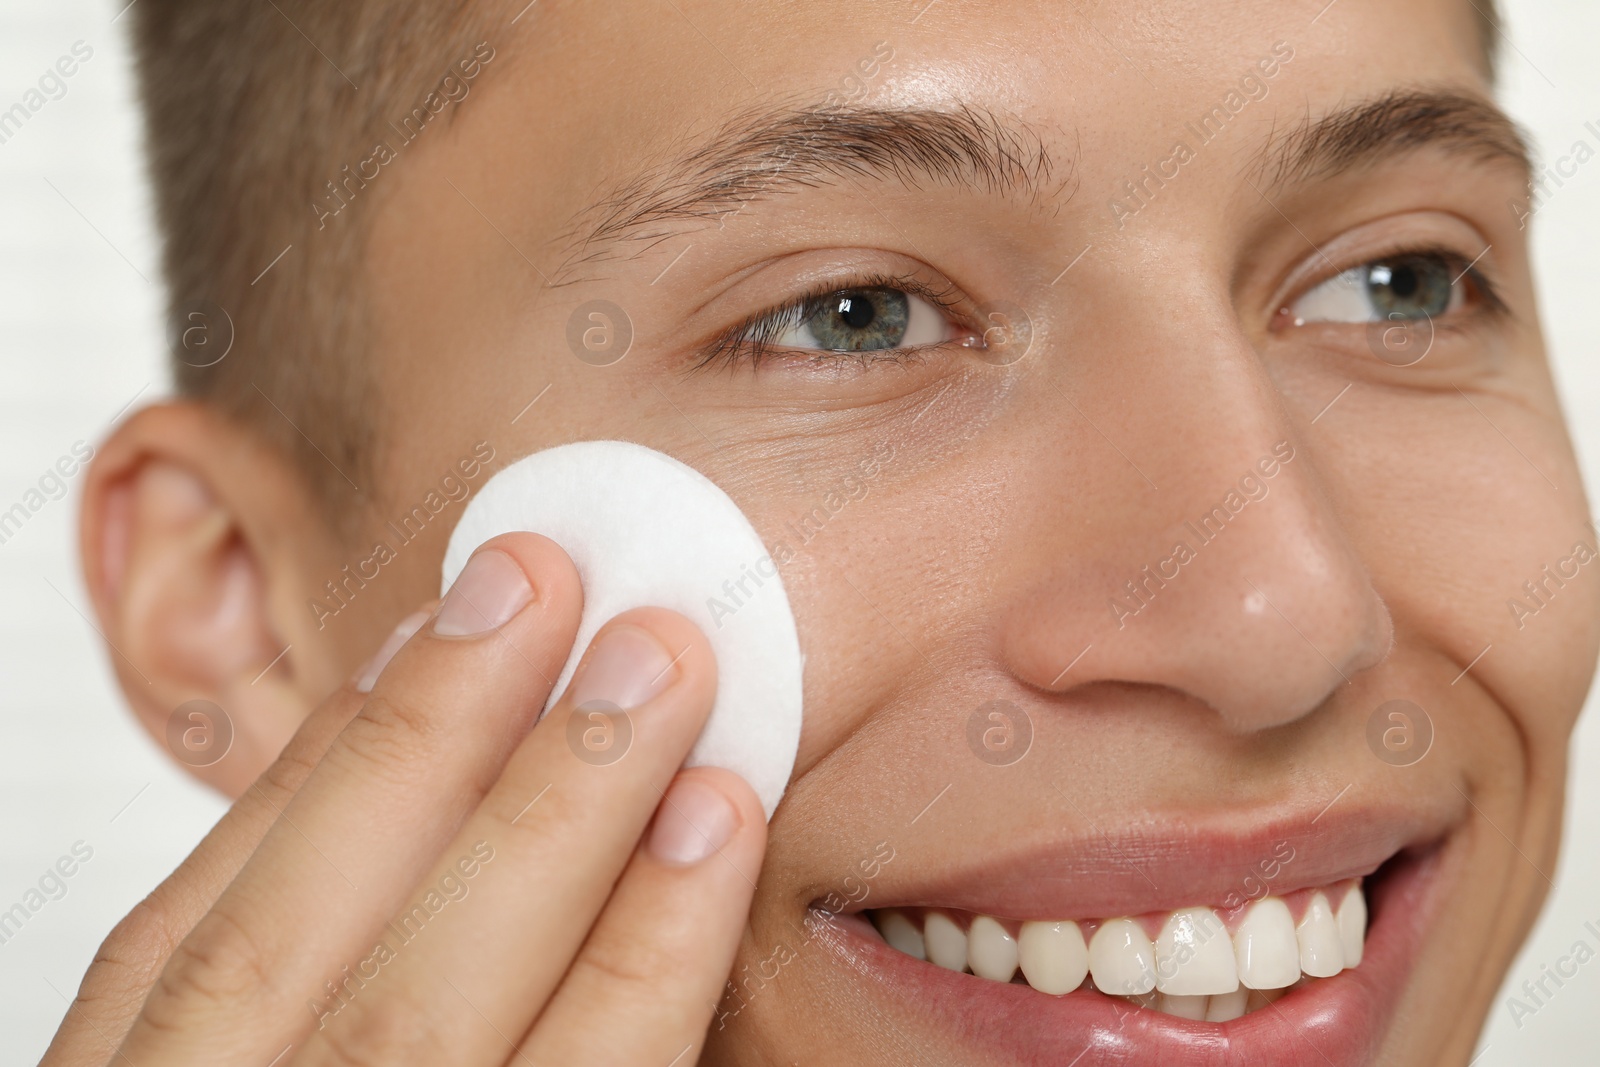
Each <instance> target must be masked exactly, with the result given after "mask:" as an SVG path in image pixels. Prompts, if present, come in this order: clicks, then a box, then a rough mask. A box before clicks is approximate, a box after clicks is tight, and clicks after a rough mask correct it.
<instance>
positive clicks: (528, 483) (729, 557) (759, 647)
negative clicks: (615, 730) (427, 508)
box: [443, 441, 801, 819]
mask: <svg viewBox="0 0 1600 1067" xmlns="http://www.w3.org/2000/svg"><path fill="white" fill-rule="evenodd" d="M513 530H529V531H532V532H534V533H539V534H543V535H544V536H546V537H548V538H550V539H551V540H552V541H555V542H556V543H557V544H559V545H560V546H561V547H562V548H564V549H566V552H567V555H569V556H571V557H572V562H573V563H574V564H576V565H577V569H578V577H579V578H581V579H582V580H583V618H582V620H581V621H580V623H579V625H578V638H577V641H576V642H575V643H574V644H573V648H572V655H571V656H570V657H569V658H568V659H567V663H566V666H565V667H564V668H562V671H561V676H560V677H559V678H557V679H556V685H555V688H554V689H552V690H551V697H550V700H549V701H548V702H546V704H545V710H546V711H548V710H549V706H550V704H553V703H554V702H555V700H556V698H557V697H558V696H559V695H560V694H561V693H562V692H564V691H565V689H566V687H567V682H568V680H569V679H570V678H571V677H572V672H573V669H574V668H575V667H576V666H577V664H578V660H579V658H581V656H582V654H583V650H584V649H586V648H588V647H589V642H590V640H591V639H592V638H593V637H594V635H595V632H596V631H597V630H599V629H600V627H601V626H602V625H603V624H604V623H605V622H606V621H607V620H608V619H611V618H612V617H614V616H615V615H617V614H618V613H619V612H623V611H626V610H628V609H629V608H636V607H642V606H646V605H653V606H656V607H664V608H671V609H672V610H674V611H677V612H679V613H681V614H683V615H685V616H687V617H688V618H689V619H691V620H692V621H693V622H694V623H695V624H696V625H697V626H699V627H700V629H701V631H702V632H704V633H705V635H706V637H707V639H708V640H709V641H710V643H711V649H712V651H713V652H715V653H716V657H717V700H716V704H715V706H714V707H713V708H712V710H711V718H710V719H709V720H708V721H707V722H706V726H705V729H704V730H702V731H701V733H700V739H699V740H698V741H697V742H696V743H695V746H694V750H693V751H692V752H691V753H690V754H689V759H688V764H689V765H690V766H715V767H726V768H728V769H729V770H732V771H736V772H738V773H739V774H740V775H742V776H743V777H744V779H745V780H746V781H747V782H749V783H750V785H751V786H752V787H754V789H755V791H756V793H757V795H758V796H760V797H761V803H762V806H763V807H765V808H766V812H767V818H769V819H770V818H771V817H772V810H773V808H775V807H777V804H778V799H779V798H780V797H782V796H783V790H784V787H785V786H786V785H787V784H788V781H789V772H790V771H792V770H793V769H794V757H795V751H796V750H797V749H798V747H799V744H800V709H801V689H800V670H801V656H800V639H799V636H798V634H797V633H796V632H795V625H794V613H793V612H792V611H791V610H790V608H789V597H788V595H787V594H786V593H785V592H784V589H783V583H782V581H781V580H780V579H779V578H778V573H777V567H776V565H775V564H774V563H773V562H772V560H771V558H770V557H769V556H768V553H767V550H766V547H765V546H764V545H763V544H762V543H761V538H760V537H759V536H757V534H756V531H755V528H754V527H752V526H751V525H750V521H749V520H748V519H746V518H745V516H744V513H743V512H742V511H740V510H739V506H738V505H737V504H735V503H734V502H733V501H732V500H731V499H729V497H728V494H726V493H724V492H723V491H722V490H721V489H719V488H717V486H716V485H715V484H714V483H713V482H712V481H711V480H710V479H709V478H707V477H706V476H705V475H703V474H701V473H700V472H699V471H697V470H695V469H694V468H692V467H689V466H687V465H685V464H683V463H681V462H679V461H678V460H675V459H673V458H672V457H671V456H668V455H665V454H663V453H660V452H657V451H655V450H654V449H650V448H646V447H644V446H643V445H637V444H633V443H632V442H629V441H580V442H578V443H576V444H569V445H561V446H559V447H556V448H551V449H547V450H545V451H543V452H535V453H534V454H533V455H531V456H527V457H526V458H523V459H520V460H518V461H517V462H515V463H513V464H511V465H510V466H509V467H506V468H505V469H504V470H502V471H500V472H499V473H498V474H496V475H495V476H494V477H493V478H490V479H489V481H488V482H486V483H485V484H484V486H483V488H482V489H481V490H479V491H478V495H477V496H475V497H474V498H473V499H472V501H471V502H470V503H469V504H468V505H467V507H466V511H465V512H464V513H463V514H462V516H461V522H460V523H459V524H457V526H456V528H455V531H454V532H453V533H452V534H451V535H450V545H449V548H448V549H446V551H445V556H444V583H443V588H445V589H448V588H449V587H450V584H451V583H452V582H454V581H455V579H456V575H458V574H460V573H461V568H462V567H464V566H466V563H467V558H468V557H469V556H471V555H472V552H473V550H474V549H476V548H477V547H478V546H479V545H481V544H482V543H483V542H485V541H487V540H488V539H489V538H491V537H495V536H498V535H499V534H503V533H508V532H510V531H513ZM725 583H728V584H726V585H725ZM730 590H732V595H731V596H730Z"/></svg>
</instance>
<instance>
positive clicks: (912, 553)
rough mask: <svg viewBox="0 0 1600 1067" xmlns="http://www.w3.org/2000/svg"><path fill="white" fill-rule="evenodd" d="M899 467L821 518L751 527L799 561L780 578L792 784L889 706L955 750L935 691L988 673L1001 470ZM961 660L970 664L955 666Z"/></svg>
mask: <svg viewBox="0 0 1600 1067" xmlns="http://www.w3.org/2000/svg"><path fill="white" fill-rule="evenodd" d="M902 463H903V460H902V457H901V456H900V455H898V454H897V456H896V457H895V458H894V459H891V460H889V461H888V462H887V463H885V464H884V465H883V467H882V470H881V471H880V473H879V474H878V475H877V477H875V478H873V479H870V480H868V481H867V483H866V484H867V491H866V493H865V495H864V496H862V497H861V498H860V499H859V500H851V501H848V502H846V503H845V504H844V506H843V507H842V508H840V509H839V510H838V511H837V513H835V514H832V515H831V516H829V515H828V513H827V509H826V508H824V507H820V502H821V501H820V498H819V499H818V500H817V501H812V500H810V499H809V498H808V497H806V496H804V495H798V496H794V497H786V498H785V499H784V500H782V501H781V502H771V503H769V504H768V505H766V506H764V507H763V508H762V516H761V517H760V518H759V519H755V520H754V521H756V523H757V527H758V529H761V530H762V531H763V534H764V535H765V534H766V533H767V530H768V529H781V530H782V531H784V532H785V533H787V534H788V536H789V543H790V544H791V545H793V546H794V547H795V549H796V553H795V556H794V558H793V559H792V560H791V561H790V562H789V563H788V564H786V565H785V566H784V567H783V579H784V583H785V587H786V588H787V589H788V591H789V596H790V598H791V601H792V603H793V605H794V610H795V616H796V620H797V624H798V626H799V630H800V639H801V647H802V650H803V651H804V652H805V656H806V664H805V693H806V699H805V704H806V717H805V723H804V727H803V730H802V734H801V741H800V755H799V759H798V761H797V763H796V773H797V774H800V773H803V772H804V771H806V770H807V769H809V768H810V767H812V766H814V765H815V764H816V763H817V762H818V761H819V760H821V759H822V758H823V757H824V756H826V755H827V754H828V753H829V752H831V751H832V750H833V749H835V748H837V747H838V746H840V745H841V744H843V743H845V742H846V741H847V739H849V737H850V735H851V734H853V733H855V732H856V731H858V730H861V729H862V728H863V727H864V726H867V725H868V724H869V723H870V721H871V720H872V719H873V718H874V717H875V716H878V715H880V714H882V713H884V712H885V711H887V710H888V709H889V708H891V707H893V708H896V709H897V713H896V714H894V715H889V716H885V718H886V719H888V718H894V719H896V720H898V721H900V722H902V723H903V722H904V721H906V720H905V719H902V718H901V714H902V713H903V714H904V715H905V716H908V717H911V718H914V719H915V720H916V721H917V722H918V723H919V724H920V729H921V730H922V731H923V732H924V733H925V736H924V738H923V740H924V741H926V742H928V743H930V744H935V745H939V744H943V743H944V741H945V740H948V741H949V742H950V743H951V744H957V743H960V742H961V738H962V737H963V736H964V735H963V734H962V728H963V724H964V723H965V712H966V711H967V710H969V709H966V706H965V703H963V704H962V706H961V707H960V708H951V707H946V706H944V705H943V704H942V703H940V700H941V698H940V696H939V694H940V693H941V692H942V691H943V687H941V686H939V685H938V684H937V683H938V680H939V679H940V678H941V677H944V676H946V675H947V674H948V673H949V672H950V671H952V670H954V671H957V672H958V673H960V674H967V675H971V674H975V673H976V674H981V673H983V672H984V671H985V670H987V667H986V666H985V664H983V663H982V662H980V658H981V657H982V656H984V655H986V652H985V651H983V650H986V649H988V648H990V644H989V642H987V641H986V640H985V639H984V637H983V636H982V635H983V633H984V632H985V631H984V627H985V624H986V620H987V619H990V618H991V617H992V616H993V614H994V612H993V610H992V607H991V606H990V605H988V604H987V597H988V592H987V591H988V590H990V589H991V588H992V587H993V584H994V582H993V575H992V573H991V572H992V571H993V569H994V568H995V566H996V559H997V558H998V557H997V548H998V545H999V541H1000V530H1001V529H1002V528H1003V526H1004V524H1005V516H1006V512H1007V509H1008V508H1011V507H1014V506H1015V505H1016V503H1017V501H1016V500H1015V499H1014V497H1013V496H1012V494H1011V493H1009V492H1008V490H1007V474H1006V471H1005V465H1004V464H1002V463H998V462H994V461H992V460H991V459H989V458H988V457H986V456H985V455H984V453H983V451H982V448H981V446H980V447H979V448H977V449H968V450H966V451H965V453H964V455H963V458H962V459H961V461H960V463H959V466H958V465H956V464H953V463H952V464H950V465H949V466H946V467H941V468H940V469H939V470H938V471H936V472H934V471H920V472H917V471H912V470H911V469H910V468H911V464H910V463H909V462H904V465H901V464H902ZM835 503H838V502H837V501H835ZM930 515H938V516H944V517H945V518H943V519H939V520H935V521H929V516H930ZM824 518H825V521H824ZM764 524H765V525H764ZM807 535H809V540H807V539H806V537H807ZM769 543H770V540H769ZM963 633H966V634H970V635H971V636H970V637H963V636H962V635H963ZM960 649H965V650H968V652H969V653H970V654H969V655H966V656H965V658H964V659H963V661H962V662H961V663H952V662H951V661H950V656H951V654H952V650H960ZM962 699H963V700H964V698H962ZM958 712H959V714H958ZM942 725H948V726H949V730H948V731H943V730H942ZM943 732H948V734H949V737H948V739H946V738H944V737H943ZM933 735H937V736H933ZM898 747H900V748H902V750H903V748H904V746H898Z"/></svg>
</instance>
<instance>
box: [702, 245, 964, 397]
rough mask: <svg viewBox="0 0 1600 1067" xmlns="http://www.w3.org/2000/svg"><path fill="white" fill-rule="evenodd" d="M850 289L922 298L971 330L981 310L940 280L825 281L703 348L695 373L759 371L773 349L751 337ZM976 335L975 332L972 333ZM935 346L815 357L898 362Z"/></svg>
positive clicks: (857, 277) (894, 276)
mask: <svg viewBox="0 0 1600 1067" xmlns="http://www.w3.org/2000/svg"><path fill="white" fill-rule="evenodd" d="M850 289H893V290H895V291H897V292H902V293H905V294H907V295H908V296H914V297H921V298H922V299H924V300H927V301H928V302H929V303H931V304H933V305H934V306H935V307H937V308H939V309H940V311H941V312H945V313H949V314H950V316H951V317H952V318H958V319H964V320H967V322H968V325H967V327H966V328H967V329H969V330H972V329H973V328H972V327H971V325H970V322H971V320H973V319H974V317H975V315H976V307H977V305H976V304H974V303H973V301H972V300H971V299H970V298H969V297H967V296H966V294H964V293H963V292H962V291H961V290H960V288H959V287H958V286H956V284H955V283H954V282H951V281H948V280H941V281H939V282H933V281H930V280H928V279H925V278H923V277H920V276H919V275H918V274H917V273H916V272H914V271H912V272H899V273H895V272H887V271H874V270H866V271H859V270H854V271H847V272H845V273H842V274H839V275H837V276H834V277H831V278H827V279H824V280H823V281H820V282H818V283H816V284H814V285H812V286H810V287H808V288H807V289H805V290H804V291H802V292H801V293H800V295H798V296H795V297H792V298H790V299H789V300H786V301H784V302H783V303H781V304H778V305H775V306H772V307H768V308H766V309H764V310H762V311H759V312H757V313H756V314H754V315H750V316H747V317H746V318H745V319H743V320H742V321H740V322H739V323H737V324H735V325H734V326H732V327H730V328H728V329H726V330H723V331H721V332H719V333H718V334H717V335H716V336H715V337H713V338H711V340H710V341H708V342H706V343H705V344H702V345H700V346H699V347H698V354H699V358H698V359H697V360H696V361H695V363H694V364H693V365H692V366H691V367H690V368H689V371H690V373H695V372H699V371H701V370H704V369H707V368H710V367H713V366H715V365H719V364H720V365H722V366H725V367H731V366H734V365H735V364H737V363H740V362H748V363H750V364H751V365H759V363H760V362H761V360H762V359H763V358H764V357H765V356H766V355H767V351H768V349H769V347H778V346H771V345H770V344H769V343H767V342H762V341H757V342H751V341H749V340H747V339H746V337H747V335H748V334H749V333H750V332H751V331H752V330H754V329H756V328H757V327H759V326H761V325H762V324H763V323H767V322H770V321H773V320H776V319H780V318H781V317H784V316H790V315H796V314H798V313H800V312H803V311H804V310H805V309H806V307H807V306H808V305H814V304H816V303H817V302H819V301H821V300H824V299H826V298H827V297H829V296H832V295H833V294H835V293H838V292H842V291H845V290H850ZM973 332H974V333H976V332H977V331H976V330H973ZM929 347H934V346H929V345H922V346H915V347H907V348H894V349H882V350H877V351H863V352H839V353H831V354H830V353H827V352H817V353H815V355H816V356H819V357H827V356H830V355H832V356H843V357H849V358H854V359H860V358H868V359H873V358H876V359H894V358H896V355H895V354H901V355H904V354H907V353H912V352H916V351H919V350H920V349H922V348H929Z"/></svg>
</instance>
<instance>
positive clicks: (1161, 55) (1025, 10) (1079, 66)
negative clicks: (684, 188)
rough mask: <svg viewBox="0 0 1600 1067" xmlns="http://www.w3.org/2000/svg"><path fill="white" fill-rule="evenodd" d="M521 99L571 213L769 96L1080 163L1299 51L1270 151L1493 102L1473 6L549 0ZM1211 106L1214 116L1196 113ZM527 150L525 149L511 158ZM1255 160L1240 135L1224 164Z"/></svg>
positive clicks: (1132, 152)
mask: <svg viewBox="0 0 1600 1067" xmlns="http://www.w3.org/2000/svg"><path fill="white" fill-rule="evenodd" d="M518 30H519V31H520V32H521V37H519V38H518V40H517V42H516V45H515V48H514V50H513V59H512V61H511V63H510V64H508V67H511V68H512V70H511V71H510V73H509V80H510V81H513V82H514V83H515V86H513V87H512V88H511V90H510V91H511V92H512V93H515V94H518V95H520V97H521V103H522V105H523V107H524V108H525V109H526V111H525V114H532V115H537V121H538V125H539V127H540V130H541V133H540V136H539V138H538V143H537V145H529V146H527V147H528V148H529V150H530V151H529V155H530V160H529V161H530V162H531V163H535V164H536V165H537V164H538V163H545V164H556V165H557V167H558V169H559V171H560V174H561V176H562V177H564V178H565V179H566V184H567V191H568V192H570V193H571V194H572V195H571V197H570V199H569V200H568V201H567V202H568V203H569V204H570V205H572V206H574V207H576V206H578V205H581V204H582V203H584V202H585V201H584V199H583V197H582V196H581V195H580V194H581V193H583V192H592V191H593V190H594V189H595V188H596V187H597V186H599V185H603V184H607V183H612V182H615V181H616V180H617V179H618V178H619V177H621V176H624V175H627V174H629V173H632V172H634V171H636V170H640V169H643V168H645V167H647V166H649V165H651V164H652V163H659V162H660V161H662V160H664V159H666V158H669V157H670V156H672V155H674V154H676V153H678V152H681V151H682V150H683V149H684V148H685V146H686V145H688V144H690V143H692V142H693V141H694V140H695V139H696V138H698V137H704V136H706V135H707V134H709V133H710V132H712V131H714V130H715V129H716V127H717V126H718V124H719V123H721V122H722V121H724V120H725V119H726V118H727V117H728V116H730V115H734V114H738V113H740V112H741V111H745V110H748V109H750V108H752V107H755V106H759V105H770V104H772V103H773V102H775V101H782V102H785V103H788V104H793V105H795V106H797V107H804V106H831V105H836V104H848V105H854V104H870V105H873V106H885V107H903V108H928V109H934V110H950V109H953V108H957V107H960V106H963V105H981V106H982V107H984V108H986V109H989V110H991V111H993V112H995V113H999V114H1003V115H1007V116H1011V117H1016V118H1018V119H1021V120H1023V121H1025V122H1026V123H1028V124H1029V125H1030V126H1032V127H1033V128H1035V129H1037V130H1038V131H1040V133H1041V136H1042V137H1043V138H1044V139H1045V145H1046V147H1047V148H1049V149H1050V150H1051V151H1052V152H1053V153H1055V154H1056V155H1058V156H1059V155H1060V154H1062V153H1063V152H1065V153H1066V154H1068V155H1071V156H1081V157H1082V159H1083V160H1084V163H1085V165H1086V166H1088V167H1093V166H1094V165H1095V163H1096V161H1099V160H1106V161H1110V162H1111V165H1112V166H1113V167H1114V166H1115V165H1117V164H1119V163H1123V162H1126V161H1127V160H1130V159H1142V158H1146V157H1147V156H1148V155H1149V153H1150V152H1152V151H1157V150H1160V149H1165V148H1168V147H1170V145H1171V142H1172V140H1173V139H1174V137H1175V136H1177V135H1179V134H1181V133H1182V132H1183V131H1184V129H1185V123H1188V122H1193V121H1197V120H1198V119H1199V118H1200V117H1201V115H1202V114H1203V113H1204V111H1205V110H1206V109H1207V108H1208V107H1209V106H1210V105H1212V104H1221V103H1223V102H1224V100H1225V99H1226V96H1227V94H1228V93H1229V92H1231V91H1235V90H1238V89H1239V88H1240V83H1241V81H1243V80H1244V79H1246V78H1249V77H1252V76H1254V77H1256V78H1259V77H1261V75H1260V64H1261V63H1262V62H1263V61H1264V60H1271V58H1272V57H1273V55H1274V49H1275V47H1276V48H1278V49H1280V53H1279V54H1282V53H1281V49H1283V48H1285V47H1286V48H1287V49H1288V50H1290V51H1291V52H1292V54H1293V56H1294V59H1293V62H1292V63H1291V64H1290V65H1289V66H1288V67H1287V68H1286V69H1285V70H1284V72H1283V76H1281V77H1279V76H1274V79H1273V81H1274V84H1272V85H1271V86H1270V89H1271V90H1272V93H1273V95H1274V96H1275V97H1276V99H1275V100H1274V102H1273V104H1272V106H1271V107H1270V108H1257V109H1255V112H1254V113H1253V114H1251V115H1249V116H1247V119H1249V120H1250V121H1248V122H1246V123H1242V124H1241V125H1242V126H1248V127H1251V128H1253V129H1254V130H1255V131H1256V133H1257V134H1258V135H1260V136H1264V135H1265V131H1267V130H1269V129H1271V128H1272V127H1273V124H1274V123H1277V124H1278V125H1282V124H1283V122H1284V121H1286V120H1285V116H1286V115H1290V114H1294V113H1296V112H1298V113H1299V115H1301V116H1303V115H1305V114H1306V113H1315V112H1319V111H1322V110H1326V109H1328V108H1331V107H1333V106H1335V105H1337V104H1339V103H1341V102H1343V101H1346V100H1348V99H1349V98H1350V97H1351V96H1353V95H1363V96H1375V95H1378V94H1380V93H1382V92H1384V91H1387V90H1389V89H1392V88H1395V87H1397V86H1401V87H1405V86H1415V85H1426V86H1440V85H1445V86H1451V87H1470V88H1472V89H1475V90H1477V91H1480V92H1481V91H1483V90H1484V89H1486V83H1485V71H1486V63H1485V60H1484V53H1483V47H1482V45H1483V42H1482V38H1481V30H1480V22H1479V19H1478V16H1477V15H1476V13H1475V12H1474V9H1473V7H1472V5H1471V4H1470V3H1468V2H1467V0H1411V2H1408V3H1406V4H1393V3H1391V2H1387V0H1335V2H1334V3H1332V4H1329V5H1327V6H1326V7H1324V8H1322V10H1320V11H1318V10H1316V9H1315V5H1298V4H1297V5H1287V4H1282V3H1280V2H1276V0H1179V2H1172V0H1160V2H1154V0H1149V2H1137V3H1129V2H1126V0H1114V2H1098V0H1075V2H1073V3H1070V4H1063V3H1060V2H1058V0H1008V2H998V0H991V2H982V0H976V2H975V0H963V2H961V3H955V2H951V0H904V2H901V0H884V2H877V3H873V2H867V3H863V2H859V0H857V2H851V3H842V2H836V0H808V2H806V3H804V4H798V3H790V4H748V3H736V2H732V0H675V2H674V3H668V4H659V5H647V6H645V7H635V6H632V5H594V4H584V3H561V2H556V3H541V4H540V5H539V6H538V7H537V8H535V9H534V10H533V11H532V12H530V13H529V14H528V16H527V17H526V18H525V19H524V20H523V21H522V22H521V23H520V24H519V26H518ZM1202 105H1204V106H1202ZM506 147H507V148H508V149H509V150H511V151H513V152H515V151H517V150H516V148H515V146H513V145H508V146H506ZM1257 147H1259V145H1258V144H1255V143H1249V141H1248V138H1246V137H1236V138H1230V139H1229V141H1228V143H1227V144H1226V145H1225V146H1223V153H1222V154H1242V153H1244V152H1247V151H1250V150H1252V149H1255V148H1257Z"/></svg>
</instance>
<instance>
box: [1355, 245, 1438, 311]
mask: <svg viewBox="0 0 1600 1067" xmlns="http://www.w3.org/2000/svg"><path fill="white" fill-rule="evenodd" d="M1364 270H1365V271H1366V285H1367V295H1368V297H1369V298H1370V299H1371V301H1372V306H1373V307H1374V308H1376V309H1377V310H1378V312H1379V313H1381V314H1382V316H1383V317H1384V318H1386V319H1391V320H1394V319H1424V318H1438V317H1439V316H1440V315H1443V314H1444V313H1445V312H1447V311H1449V310H1450V305H1451V300H1452V298H1453V297H1454V295H1455V287H1454V275H1453V274H1452V272H1451V266H1450V264H1448V263H1443V262H1441V261H1439V260H1438V259H1436V258H1433V257H1424V256H1413V257H1411V258H1408V259H1399V260H1396V261H1394V262H1392V263H1374V264H1372V265H1371V266H1369V267H1366V268H1364Z"/></svg>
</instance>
